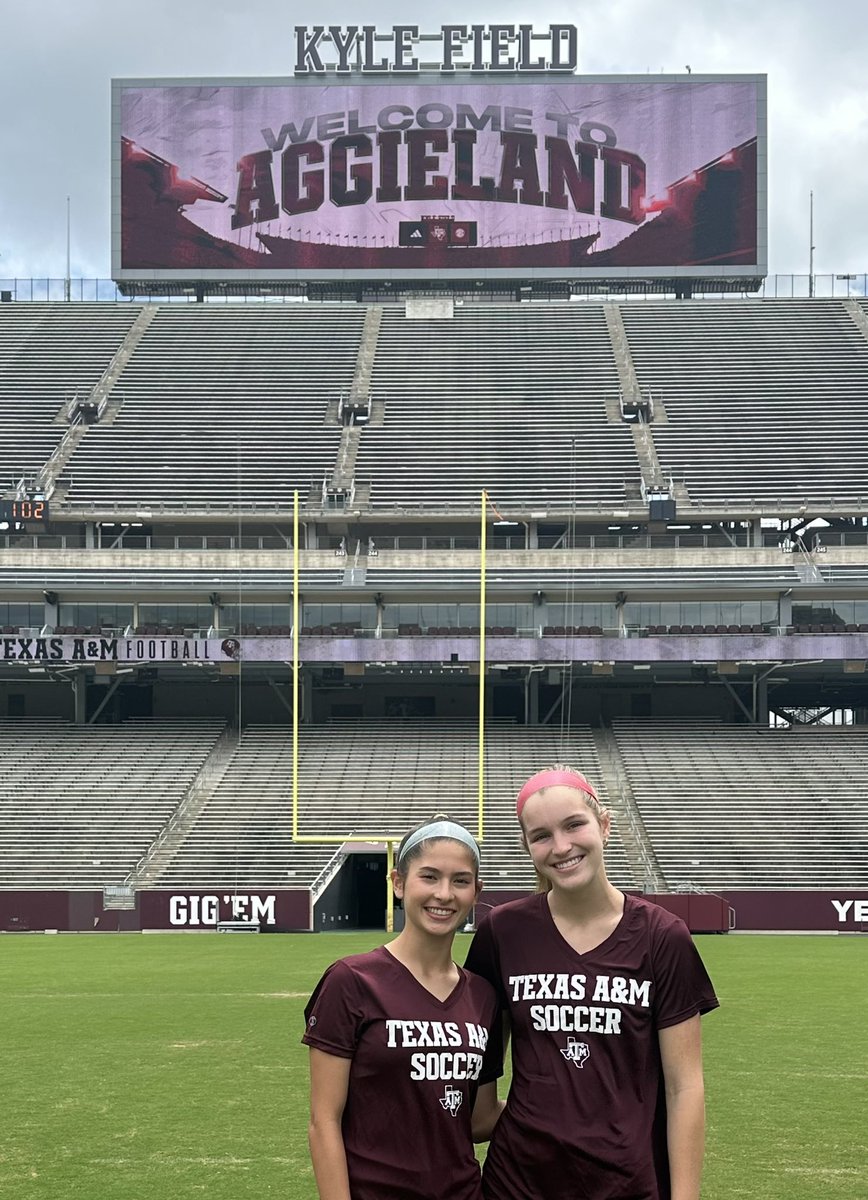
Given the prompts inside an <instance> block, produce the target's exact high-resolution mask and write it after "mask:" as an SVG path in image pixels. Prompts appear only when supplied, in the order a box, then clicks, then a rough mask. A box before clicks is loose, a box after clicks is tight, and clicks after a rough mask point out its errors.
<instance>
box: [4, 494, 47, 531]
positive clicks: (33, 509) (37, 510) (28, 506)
mask: <svg viewBox="0 0 868 1200" xmlns="http://www.w3.org/2000/svg"><path fill="white" fill-rule="evenodd" d="M25 523H33V524H35V525H46V524H47V523H48V501H47V500H43V499H42V498H41V497H36V496H19V497H16V499H14V500H3V499H0V526H6V527H7V528H8V527H9V526H19V525H22V524H25Z"/></svg>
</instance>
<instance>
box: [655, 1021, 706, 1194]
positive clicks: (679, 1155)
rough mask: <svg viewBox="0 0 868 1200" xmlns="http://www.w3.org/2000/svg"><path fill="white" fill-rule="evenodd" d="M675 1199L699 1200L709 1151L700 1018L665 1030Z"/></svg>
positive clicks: (663, 1044)
mask: <svg viewBox="0 0 868 1200" xmlns="http://www.w3.org/2000/svg"><path fill="white" fill-rule="evenodd" d="M658 1036H659V1039H660V1057H661V1060H662V1063H663V1078H664V1081H665V1084H666V1128H667V1143H668V1147H669V1171H670V1175H671V1179H672V1200H699V1181H700V1176H701V1174H702V1157H703V1154H704V1151H705V1086H704V1084H703V1080H702V1043H701V1035H700V1030H699V1017H698V1016H696V1017H690V1018H689V1019H688V1020H687V1021H682V1022H681V1023H680V1024H679V1025H671V1026H670V1027H669V1028H667V1029H661V1030H660V1032H659V1035H658Z"/></svg>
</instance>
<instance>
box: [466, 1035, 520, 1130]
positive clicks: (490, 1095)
mask: <svg viewBox="0 0 868 1200" xmlns="http://www.w3.org/2000/svg"><path fill="white" fill-rule="evenodd" d="M499 1020H500V1039H501V1044H500V1047H499V1051H498V1059H499V1066H502V1064H503V1059H504V1057H505V1056H506V1048H507V1046H508V1045H509V1035H510V1032H511V1030H512V1025H511V1024H510V1020H509V1013H501V1015H500V1018H499ZM493 1048H494V1043H489V1049H490V1050H493ZM505 1108H506V1101H505V1100H498V1098H497V1080H496V1079H493V1080H491V1082H490V1083H481V1084H480V1085H479V1091H478V1092H477V1093H476V1103H475V1104H474V1105H473V1116H472V1118H471V1125H470V1128H471V1131H472V1134H473V1140H474V1142H487V1141H489V1140H490V1138H491V1135H492V1133H493V1132H494V1127H495V1125H496V1124H497V1122H498V1121H499V1120H500V1114H501V1113H502V1112H503V1110H504V1109H505Z"/></svg>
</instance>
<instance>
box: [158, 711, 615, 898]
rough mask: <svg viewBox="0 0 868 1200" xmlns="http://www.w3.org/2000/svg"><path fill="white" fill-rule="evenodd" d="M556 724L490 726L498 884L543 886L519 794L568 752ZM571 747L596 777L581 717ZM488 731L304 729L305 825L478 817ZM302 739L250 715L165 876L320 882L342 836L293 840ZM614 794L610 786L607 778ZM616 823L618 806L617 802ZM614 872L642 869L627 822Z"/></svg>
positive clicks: (337, 830)
mask: <svg viewBox="0 0 868 1200" xmlns="http://www.w3.org/2000/svg"><path fill="white" fill-rule="evenodd" d="M560 741H561V739H560V736H559V732H558V730H557V729H556V728H550V727H545V728H542V729H530V728H525V727H515V726H498V725H494V726H492V727H491V728H490V730H489V734H488V736H487V738H486V773H487V781H486V809H485V812H486V816H485V820H486V823H487V824H486V830H485V840H484V845H483V866H484V870H483V877H484V880H485V883H486V885H487V886H488V887H490V888H494V889H507V890H508V889H516V888H521V889H524V888H528V887H532V886H533V872H532V870H531V869H530V865H529V860H528V858H527V855H526V853H525V851H524V849H523V847H522V846H521V842H520V838H519V835H518V827H517V824H516V820H515V810H514V807H513V797H514V796H515V794H516V792H517V791H518V788H519V786H520V785H521V782H522V780H523V779H524V778H526V777H527V775H528V773H529V772H531V771H533V770H535V769H537V767H539V766H544V765H545V764H546V763H547V762H551V761H553V760H554V759H556V758H557V757H558V755H559V750H558V747H559V745H560ZM568 741H569V753H570V755H571V756H572V758H573V759H574V760H575V761H577V762H581V763H582V764H583V765H584V769H585V770H586V773H587V774H588V775H589V777H591V778H595V779H599V778H600V771H599V764H598V761H597V757H596V751H595V748H594V743H593V739H592V737H591V733H590V730H588V729H575V728H574V729H573V731H572V733H571V734H570V735H569V740H568ZM477 752H478V732H477V730H476V728H475V727H474V726H473V724H472V723H454V722H419V723H414V722H401V723H398V724H395V725H393V726H391V727H384V726H383V725H382V723H376V722H371V723H365V722H359V723H355V722H346V723H343V722H342V723H340V724H336V725H324V726H310V727H305V728H303V729H302V731H301V738H300V753H299V832H300V833H301V834H302V835H303V836H315V835H317V834H322V835H325V836H328V837H333V838H342V837H349V836H350V835H355V836H356V837H360V836H364V835H367V834H370V835H373V836H377V835H380V836H386V835H389V834H394V835H396V836H398V837H400V836H402V835H403V834H404V833H405V832H406V831H407V830H408V829H409V828H411V827H412V826H413V825H415V824H418V823H419V822H421V821H424V820H427V819H428V818H429V817H431V816H432V815H433V814H434V813H437V812H446V813H448V815H449V816H451V817H453V818H455V819H456V820H458V821H462V822H463V823H465V824H466V825H468V826H469V827H470V828H471V829H476V825H477V802H476V790H477ZM291 797H292V744H291V735H290V732H289V731H288V730H287V729H285V728H284V729H280V728H275V727H273V726H250V727H248V728H247V729H246V730H245V731H244V733H243V734H242V736H241V739H240V741H239V743H238V746H237V749H236V753H235V756H234V758H233V760H232V763H231V764H230V766H229V769H228V770H227V771H226V773H225V775H224V776H223V779H222V781H221V782H220V784H219V786H218V787H217V788H216V789H215V791H214V794H213V795H212V796H211V798H210V800H209V801H208V803H207V804H206V805H205V806H204V808H203V810H202V812H201V814H200V816H199V819H198V821H197V822H196V824H195V825H194V826H193V828H192V829H191V831H190V833H189V835H188V837H187V838H186V840H185V842H184V843H183V845H182V846H181V847H180V848H179V850H178V852H177V853H176V854H175V856H174V857H173V859H172V860H171V862H170V863H169V864H168V866H167V867H166V869H165V870H164V871H163V872H162V873H161V874H160V876H159V878H158V879H157V881H156V882H157V884H158V886H167V885H169V884H171V885H173V886H179V887H180V886H185V887H186V886H189V887H198V886H203V887H205V886H207V887H211V886H218V885H222V884H223V883H225V882H226V880H232V881H237V882H238V884H239V885H244V886H262V887H265V886H269V887H275V886H282V887H287V886H289V887H292V886H298V887H302V886H305V887H306V886H311V885H312V884H313V883H314V881H315V879H316V877H317V876H318V875H319V874H320V872H321V871H323V870H324V868H325V867H326V865H327V864H328V862H329V860H330V859H331V858H332V857H333V856H334V854H335V853H336V851H337V850H338V845H329V844H327V843H320V844H311V845H303V844H293V842H292V838H291V835H292V828H291ZM603 798H604V800H605V789H604V790H603ZM615 822H616V826H617V813H616V814H615ZM608 861H609V864H610V869H611V871H612V873H613V877H614V879H615V881H616V882H619V883H621V884H628V883H629V884H632V883H633V874H632V871H631V868H630V866H629V863H628V861H627V857H626V853H625V851H624V848H623V845H622V843H621V840H620V838H619V836H618V834H617V828H616V829H615V830H614V831H613V836H612V839H611V842H610V846H609V854H608Z"/></svg>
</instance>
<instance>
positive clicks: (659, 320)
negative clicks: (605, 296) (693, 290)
mask: <svg viewBox="0 0 868 1200" xmlns="http://www.w3.org/2000/svg"><path fill="white" fill-rule="evenodd" d="M621 315H622V317H623V321H624V328H625V330H626V332H627V337H628V339H629V344H630V351H631V353H632V357H633V363H634V366H635V370H636V376H637V379H638V381H639V386H640V388H641V390H642V392H643V394H647V393H648V392H650V393H651V394H652V396H653V397H654V399H655V402H656V403H657V404H658V405H659V404H660V403H661V402H662V404H663V406H664V408H665V412H666V416H667V418H668V423H666V424H663V423H660V422H655V424H654V425H653V426H652V427H651V428H652V430H653V435H654V445H655V447H656V450H657V455H658V458H659V461H660V464H661V467H662V468H663V470H664V473H665V474H671V475H672V476H674V477H675V479H676V480H683V481H684V483H685V485H686V488H687V492H688V494H689V496H690V500H691V501H692V502H693V503H694V504H703V505H716V506H725V505H726V504H730V505H733V504H738V505H743V506H747V507H749V508H756V507H758V506H763V505H765V506H769V505H772V506H773V505H776V504H778V502H779V501H781V502H783V503H786V504H793V503H796V502H799V503H801V502H802V501H805V500H808V501H820V502H823V501H825V502H827V503H828V502H829V501H835V502H837V503H838V504H842V503H844V504H847V503H850V502H854V503H855V502H858V501H859V500H860V498H861V500H862V501H863V502H864V500H865V499H866V498H868V485H866V481H868V340H866V338H865V336H864V334H863V332H862V331H861V329H860V328H859V327H858V326H857V324H856V322H855V320H854V319H853V317H852V316H851V315H850V313H849V312H848V311H847V308H846V307H845V305H844V304H843V303H842V302H839V301H835V300H828V301H825V300H806V301H795V300H794V301H768V302H764V301H753V302H745V301H744V300H740V301H720V302H704V303H701V304H681V303H677V302H673V303H669V302H665V303H650V304H649V303H645V304H636V303H634V304H622V305H621Z"/></svg>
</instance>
